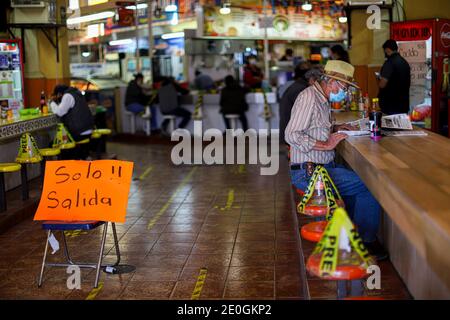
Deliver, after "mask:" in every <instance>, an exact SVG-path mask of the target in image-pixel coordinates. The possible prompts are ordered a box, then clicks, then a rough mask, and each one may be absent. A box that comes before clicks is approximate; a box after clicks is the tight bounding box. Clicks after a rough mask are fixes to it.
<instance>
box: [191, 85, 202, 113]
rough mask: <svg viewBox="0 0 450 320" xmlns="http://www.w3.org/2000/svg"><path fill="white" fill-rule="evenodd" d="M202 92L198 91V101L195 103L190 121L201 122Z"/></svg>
mask: <svg viewBox="0 0 450 320" xmlns="http://www.w3.org/2000/svg"><path fill="white" fill-rule="evenodd" d="M203 95H204V92H203V91H199V93H198V99H197V102H196V103H195V108H194V114H193V115H192V119H194V120H201V119H202V106H203Z"/></svg>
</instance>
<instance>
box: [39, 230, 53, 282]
mask: <svg viewBox="0 0 450 320" xmlns="http://www.w3.org/2000/svg"><path fill="white" fill-rule="evenodd" d="M51 233H52V231H51V230H48V232H47V242H46V243H45V250H44V258H42V266H41V273H40V274H39V280H38V287H39V288H40V287H41V286H42V276H43V275H44V268H45V260H46V259H47V251H48V239H49V238H50V234H51Z"/></svg>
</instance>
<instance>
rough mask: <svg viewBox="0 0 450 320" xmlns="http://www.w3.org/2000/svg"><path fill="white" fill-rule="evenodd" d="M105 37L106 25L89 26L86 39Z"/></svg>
mask: <svg viewBox="0 0 450 320" xmlns="http://www.w3.org/2000/svg"><path fill="white" fill-rule="evenodd" d="M104 35H105V24H104V23H98V24H90V25H88V26H87V30H86V38H96V37H99V36H104Z"/></svg>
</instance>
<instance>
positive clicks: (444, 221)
mask: <svg viewBox="0 0 450 320" xmlns="http://www.w3.org/2000/svg"><path fill="white" fill-rule="evenodd" d="M335 118H336V122H337V123H342V122H347V121H351V120H355V119H357V116H356V115H355V114H354V113H336V114H335ZM427 133H428V136H424V137H418V136H416V137H383V138H382V139H381V141H379V142H374V141H372V140H371V139H370V137H349V138H347V139H346V140H345V141H344V142H342V143H340V144H339V146H338V148H337V150H338V152H339V153H340V154H341V156H342V157H343V158H344V160H345V161H346V162H347V163H348V164H349V166H350V167H351V168H352V169H353V170H354V171H355V172H356V173H357V174H358V175H359V176H360V177H361V179H362V180H363V181H364V183H365V184H366V186H367V187H368V188H369V189H370V191H371V192H372V194H373V195H374V196H375V198H376V199H377V200H378V201H379V203H380V204H381V206H382V207H383V209H384V211H385V212H386V213H387V215H388V217H389V218H390V219H391V220H392V221H393V223H394V224H395V226H391V228H388V232H389V233H391V234H387V235H385V236H386V237H387V239H385V243H386V245H387V247H388V248H390V249H391V250H390V251H391V252H390V255H391V260H392V262H393V263H394V265H395V266H396V268H397V271H398V272H399V273H400V275H401V276H402V278H403V280H404V281H405V283H406V284H407V285H408V288H409V289H410V291H411V293H412V294H413V296H415V297H416V298H443V297H446V298H450V140H449V139H448V138H446V137H443V136H440V135H437V134H434V133H432V132H428V131H427ZM397 232H400V233H401V235H397V234H395V233H397ZM392 233H394V234H392ZM400 237H401V238H404V239H405V240H407V243H406V244H405V245H404V246H401V245H399V242H400V241H401V240H399V239H400ZM396 239H397V240H396ZM407 244H410V245H412V248H408V247H407ZM394 251H395V252H394ZM415 252H417V253H418V254H419V255H420V257H412V256H411V255H413V254H415ZM409 253H411V255H409ZM417 259H419V260H421V261H419V262H418V261H417ZM394 260H397V261H394ZM416 264H417V265H416ZM419 265H420V267H419ZM423 266H429V267H430V269H431V270H429V271H426V272H425V270H421V269H423V268H422V267H423ZM430 272H431V273H430ZM402 273H403V274H402ZM435 277H437V278H438V279H439V282H440V285H439V284H436V286H438V287H439V286H441V287H439V288H433V281H434V280H436V279H434V278H435ZM432 278H433V279H432ZM419 280H420V281H421V282H422V284H421V285H420V286H419V285H417V281H419ZM408 282H410V283H408ZM434 282H436V281H434ZM421 286H424V287H423V288H421ZM435 289H436V291H434V290H435ZM437 291H438V292H437Z"/></svg>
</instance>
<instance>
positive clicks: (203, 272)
mask: <svg viewBox="0 0 450 320" xmlns="http://www.w3.org/2000/svg"><path fill="white" fill-rule="evenodd" d="M207 272H208V270H207V269H206V268H201V269H200V273H199V274H198V277H197V282H196V283H195V288H194V291H192V296H191V300H198V299H199V298H200V294H201V293H202V289H203V285H204V284H205V279H206V273H207Z"/></svg>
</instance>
